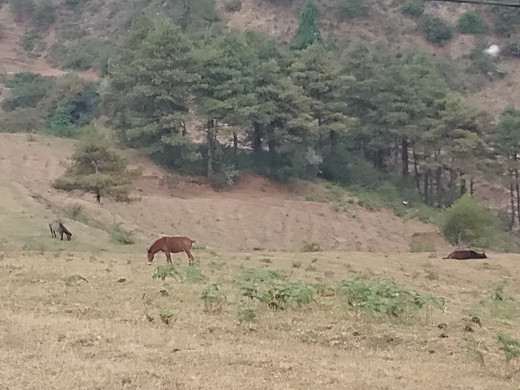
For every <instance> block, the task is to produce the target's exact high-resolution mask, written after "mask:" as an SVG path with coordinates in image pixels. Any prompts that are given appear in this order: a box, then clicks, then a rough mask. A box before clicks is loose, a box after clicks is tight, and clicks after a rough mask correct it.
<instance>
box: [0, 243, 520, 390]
mask: <svg viewBox="0 0 520 390" xmlns="http://www.w3.org/2000/svg"><path fill="white" fill-rule="evenodd" d="M49 240H51V239H50V238H49ZM194 253H195V255H196V257H197V261H198V264H197V266H196V267H194V268H192V269H188V267H187V259H186V257H185V256H184V254H182V255H176V256H175V259H176V270H177V272H178V274H177V275H176V276H175V277H170V276H167V277H166V278H165V279H164V280H162V279H161V278H153V274H154V271H156V269H157V267H158V266H164V264H165V260H164V256H163V255H162V254H158V256H157V257H156V259H155V261H154V265H153V266H151V267H150V266H147V265H146V256H145V254H144V253H139V254H137V253H115V252H98V253H96V254H91V253H89V252H69V251H67V250H66V249H65V250H57V251H25V252H21V253H18V252H14V251H9V250H7V251H3V252H0V286H1V287H0V307H1V315H0V345H1V348H0V378H1V381H0V389H10V390H14V389H25V390H27V389H118V388H123V389H224V388H225V389H316V388H320V389H347V388H349V389H397V388H399V389H439V388H445V389H519V388H520V387H519V385H518V383H520V372H519V366H520V365H519V363H518V362H517V361H516V359H515V358H513V359H511V360H510V361H507V360H506V355H505V353H504V351H503V350H501V349H500V347H501V346H502V344H500V343H499V342H498V340H497V334H498V333H505V334H508V335H510V336H512V337H515V338H520V327H519V325H520V320H519V319H518V307H517V299H518V298H519V297H520V285H519V283H518V281H519V277H520V269H519V267H518V266H517V264H518V261H520V256H517V255H505V254H492V255H491V256H490V258H489V259H487V260H485V261H480V260H479V261H467V262H461V261H453V260H442V259H441V256H440V255H437V256H433V255H429V254H428V253H417V254H402V255H398V254H390V255H387V254H383V253H379V254H378V253H360V252H359V253H357V252H313V253H290V252H260V251H257V252H251V253H224V252H218V253H217V252H215V251H210V250H204V249H196V250H194ZM268 271H271V272H268ZM356 277H358V279H353V278H356ZM382 279H389V280H393V281H394V282H395V283H396V285H398V286H404V287H406V288H407V289H409V290H410V291H416V292H418V293H420V294H429V295H432V296H438V297H442V298H444V299H445V307H444V309H441V308H438V307H436V306H435V305H433V304H426V305H425V306H424V307H423V308H422V309H420V310H414V311H412V310H408V309H409V307H405V306H402V307H400V306H399V304H400V303H399V304H398V305H397V306H396V307H397V309H399V310H397V311H396V310H395V308H396V307H393V308H392V310H390V312H391V313H394V314H395V315H386V314H384V313H380V314H377V313H376V314H372V315H370V314H364V311H363V310H364V309H366V308H367V307H365V306H363V301H362V300H360V299H359V296H361V295H363V294H361V293H360V294H358V296H357V298H356V296H350V302H351V303H352V305H349V304H348V302H349V299H348V297H349V295H347V293H346V289H345V286H346V285H347V284H348V283H345V282H343V283H341V281H344V280H350V281H352V280H355V281H357V282H356V283H358V282H359V283H361V286H365V287H367V286H371V283H377V281H380V280H382ZM296 281H302V282H304V283H300V284H297V283H296ZM504 282H508V284H507V285H505V287H504V285H503V284H500V283H504ZM497 283H498V284H497ZM396 285H392V286H394V287H395V286H396ZM269 286H270V287H269ZM273 286H278V289H276V288H275V287H273ZM280 286H282V287H280ZM287 286H292V287H290V288H288V287H287ZM295 286H296V287H295ZM298 286H299V287H300V288H301V289H300V291H299V293H298V294H299V295H298V294H296V298H295V297H294V296H293V295H291V294H292V292H291V291H294V289H295V288H296V289H297V288H298ZM341 286H343V287H341ZM284 288H285V290H284ZM291 289H293V290H291ZM252 291H253V293H252ZM287 291H290V292H289V293H287ZM360 291H361V290H360ZM309 292H310V293H309ZM358 292H359V291H358ZM365 292H366V291H365ZM244 293H245V294H246V295H249V296H253V297H254V296H256V297H257V298H259V299H255V298H253V299H251V298H248V297H247V296H244V295H243V294H244ZM262 293H263V294H264V295H263V296H262ZM255 294H256V295H255ZM284 294H285V295H284ZM309 294H311V295H310V296H309ZM392 295H393V296H395V297H399V295H400V293H393V294H392ZM405 295H406V294H404V293H402V296H401V297H404V296H405ZM406 296H407V295H406ZM423 296H424V295H423ZM308 298H313V299H312V301H311V302H310V303H308V301H307V300H308ZM356 299H357V300H356ZM298 302H299V303H298ZM353 302H354V303H353ZM356 302H357V305H356V304H355V303H356ZM365 303H366V302H365ZM401 303H402V302H401ZM281 307H282V308H281ZM400 308H402V309H403V310H402V311H400ZM413 308H415V309H417V308H416V307H413ZM386 309H388V307H386ZM386 309H384V310H382V311H383V312H384V311H385V310H386ZM472 317H473V319H472Z"/></svg>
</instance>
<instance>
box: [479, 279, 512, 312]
mask: <svg viewBox="0 0 520 390" xmlns="http://www.w3.org/2000/svg"><path fill="white" fill-rule="evenodd" d="M507 284H508V283H507V281H505V280H502V281H499V282H497V283H495V284H493V286H492V287H491V289H490V290H489V292H488V293H487V294H486V296H485V297H483V298H482V299H480V300H479V301H477V302H476V303H474V304H473V305H472V306H471V308H470V310H469V314H470V315H471V316H475V317H478V318H482V319H486V318H499V319H505V320H512V319H514V318H516V317H517V316H518V309H519V308H518V302H517V301H516V300H515V299H514V298H513V297H512V296H510V295H509V294H507V293H506V292H505V291H504V290H505V288H506V286H507Z"/></svg>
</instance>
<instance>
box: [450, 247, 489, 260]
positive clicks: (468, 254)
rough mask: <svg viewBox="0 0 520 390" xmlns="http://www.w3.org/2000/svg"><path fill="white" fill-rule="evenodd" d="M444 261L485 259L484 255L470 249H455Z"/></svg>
mask: <svg viewBox="0 0 520 390" xmlns="http://www.w3.org/2000/svg"><path fill="white" fill-rule="evenodd" d="M444 258H445V259H455V260H468V259H487V256H486V253H485V252H482V253H478V252H475V251H474V250H471V249H457V250H456V251H453V252H451V253H450V254H449V255H448V256H447V257H444Z"/></svg>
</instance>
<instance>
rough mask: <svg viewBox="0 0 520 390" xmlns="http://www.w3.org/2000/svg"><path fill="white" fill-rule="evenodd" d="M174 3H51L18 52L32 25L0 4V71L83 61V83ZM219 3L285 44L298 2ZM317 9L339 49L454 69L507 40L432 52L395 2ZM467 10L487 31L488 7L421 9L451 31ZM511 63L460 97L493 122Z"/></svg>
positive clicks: (512, 87) (241, 26)
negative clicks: (375, 46)
mask: <svg viewBox="0 0 520 390" xmlns="http://www.w3.org/2000/svg"><path fill="white" fill-rule="evenodd" d="M179 3H180V2H179V1H173V2H171V3H167V2H164V3H163V2H159V1H151V2H148V3H147V4H140V3H139V2H135V3H131V4H129V3H125V4H123V3H121V2H120V1H119V0H111V1H105V2H103V3H102V4H98V3H96V2H93V1H86V2H84V3H82V2H73V1H71V2H58V3H56V5H55V6H56V19H55V22H54V23H53V24H51V25H50V26H49V27H48V28H47V29H45V30H43V31H39V32H38V38H36V40H35V42H36V43H37V46H38V47H37V48H36V49H33V50H32V51H27V50H24V49H22V47H21V44H22V43H21V42H22V40H23V39H24V36H28V33H30V32H31V31H32V30H33V28H34V26H33V25H32V24H31V22H30V21H28V20H21V21H20V20H16V18H15V17H14V16H13V11H12V9H11V8H12V7H11V6H10V4H9V2H3V4H2V7H1V9H0V24H1V25H2V26H3V29H2V30H3V33H2V37H1V38H0V72H5V73H7V74H12V73H14V72H19V71H33V72H37V73H40V74H42V75H49V76H57V75H60V74H63V73H64V70H63V69H62V66H60V65H59V63H60V62H61V63H66V62H67V61H71V59H72V58H76V57H77V61H84V60H85V58H87V57H88V60H87V61H88V65H85V66H87V67H90V69H88V70H80V74H81V75H82V77H84V78H86V79H89V80H94V79H96V78H97V77H99V69H97V67H98V65H97V64H96V60H91V59H90V57H96V56H99V55H101V56H105V55H106V54H99V53H98V52H99V51H104V50H105V47H106V48H108V51H109V53H111V54H113V50H111V49H110V46H109V44H108V43H107V42H114V43H115V42H118V41H119V40H120V39H121V38H123V37H124V36H125V34H126V32H127V31H128V28H129V26H130V23H131V21H132V20H133V18H134V17H135V16H136V15H138V14H140V13H142V12H145V13H148V14H151V15H158V16H159V15H163V16H164V15H169V16H172V17H173V18H174V19H175V18H178V16H179V15H178V6H179ZM227 3H229V1H227V0H216V1H215V5H216V9H217V10H218V15H219V17H220V18H221V20H222V22H223V23H224V25H225V26H227V27H228V28H230V29H238V30H246V29H252V30H259V31H262V32H265V33H266V34H268V35H270V36H273V37H275V38H276V39H277V40H278V41H279V42H280V43H282V44H287V43H289V42H290V40H291V39H292V37H293V36H294V34H295V32H296V29H297V26H298V13H299V12H300V10H301V8H302V6H303V4H304V0H291V1H288V2H276V1H269V0H262V1H258V0H241V1H240V2H239V3H240V4H241V6H240V9H237V10H233V11H230V10H228V8H227V5H226V4H227ZM317 3H318V5H319V7H320V12H321V17H320V29H321V31H322V34H323V35H324V37H325V38H326V39H327V40H329V41H331V42H334V44H335V45H336V46H338V47H339V48H342V47H346V46H347V45H348V44H349V43H351V42H354V41H357V40H364V41H367V42H371V43H377V42H384V43H385V45H389V46H390V47H392V48H393V49H394V50H395V51H396V53H398V52H400V51H402V50H406V49H410V48H418V49H421V50H424V51H427V52H430V53H432V54H435V55H436V56H438V57H439V58H443V59H444V60H446V61H448V62H450V63H453V64H455V65H453V66H455V68H457V67H459V68H460V67H464V66H467V64H468V63H469V62H470V59H469V55H470V52H471V50H472V49H473V48H474V46H475V44H476V41H477V40H478V39H481V38H482V39H483V40H484V42H485V43H486V45H488V46H489V45H491V44H498V45H499V46H500V47H502V46H503V45H504V44H505V43H506V40H507V38H505V37H503V36H499V35H497V34H495V33H493V32H492V31H488V32H487V34H485V35H483V36H481V37H480V38H479V37H478V36H475V35H468V34H455V36H454V37H453V38H452V39H450V40H449V41H448V42H447V43H446V44H444V45H443V46H438V45H434V44H432V43H430V42H428V41H427V40H426V39H424V37H423V36H422V35H421V34H420V33H418V31H417V25H416V22H415V21H414V20H413V18H410V17H407V16H405V15H403V14H402V12H401V5H402V4H403V3H402V2H399V1H391V0H383V1H378V2H368V4H370V5H371V6H370V7H369V11H368V14H367V15H366V16H362V17H355V18H351V19H346V20H344V21H342V20H340V19H338V17H337V4H336V2H335V1H334V0H319V1H317ZM69 4H74V5H69ZM471 10H475V11H478V12H479V13H481V14H482V15H483V16H484V20H485V22H486V23H488V24H489V25H492V24H493V20H492V19H493V17H492V12H491V7H488V6H475V5H468V4H453V3H442V2H436V1H431V2H428V1H427V2H425V13H429V14H432V15H437V16H440V17H442V18H444V19H445V20H446V21H448V22H449V23H451V24H452V25H456V23H457V19H458V18H459V17H460V16H461V15H462V14H463V13H464V12H466V11H471ZM107 21H109V23H107ZM107 45H108V46H107ZM57 53H61V54H57ZM60 55H61V56H62V58H61V59H60V58H59V56H60ZM108 55H110V54H108ZM57 56H58V57H57ZM65 57H66V58H65ZM92 61H93V62H92ZM518 61H519V60H518V59H515V58H500V59H499V60H498V61H497V63H498V64H499V67H500V69H501V72H503V74H504V76H503V77H501V78H499V79H498V80H497V79H494V80H486V77H480V78H479V80H478V81H476V83H478V84H479V85H480V86H479V87H478V88H477V89H476V90H475V89H474V90H471V91H469V93H467V94H465V95H464V98H465V99H466V100H467V101H468V102H470V103H471V104H473V105H475V106H476V107H479V108H480V109H483V110H485V111H487V112H489V113H491V114H493V115H495V116H497V115H499V114H500V113H501V112H502V111H503V110H504V108H505V107H506V106H507V105H508V104H510V102H514V101H517V100H518V98H519V97H520V95H519V92H518V91H519V90H520V88H518V87H517V86H518V85H519V84H520V74H519V73H518V66H517V65H518ZM65 68H67V67H66V66H65ZM455 68H451V70H449V71H450V72H451V71H453V69H455ZM473 82H475V81H473Z"/></svg>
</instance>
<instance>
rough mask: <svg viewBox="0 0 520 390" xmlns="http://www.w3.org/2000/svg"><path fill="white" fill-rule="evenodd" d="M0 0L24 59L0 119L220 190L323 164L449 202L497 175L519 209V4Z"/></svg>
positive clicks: (374, 186)
mask: <svg viewBox="0 0 520 390" xmlns="http://www.w3.org/2000/svg"><path fill="white" fill-rule="evenodd" d="M2 13H3V15H11V16H12V20H9V19H8V18H6V17H4V18H3V19H0V20H1V21H2V26H3V27H2V29H0V31H2V34H0V44H4V45H11V46H9V47H11V48H12V49H15V50H16V51H17V52H18V54H16V55H14V57H16V58H17V60H18V61H20V62H19V66H18V69H17V70H23V72H19V71H17V70H15V71H13V70H12V69H13V67H12V65H9V64H7V62H6V65H5V66H6V67H9V69H10V70H8V71H6V72H5V73H4V77H3V82H4V87H5V88H4V92H3V93H2V116H1V120H0V129H1V131H8V132H17V131H31V132H44V133H48V134H53V135H58V136H63V137H78V136H79V135H80V134H81V133H82V129H83V128H84V126H85V125H88V124H91V123H95V124H96V126H98V127H99V128H103V129H104V130H105V131H108V132H110V133H111V134H113V135H115V137H114V139H116V140H117V141H118V142H119V143H121V144H122V145H126V146H131V147H136V148H139V149H141V150H143V151H144V152H146V153H147V154H148V155H149V156H151V157H152V158H153V159H154V160H155V161H157V162H159V163H160V164H161V165H163V166H164V167H166V168H168V169H172V170H176V171H180V172H184V173H188V174H195V175H203V176H206V177H207V178H208V180H209V181H210V183H212V185H213V186H214V187H215V188H222V187H225V186H229V185H232V184H233V183H235V181H236V179H237V177H238V176H239V175H240V173H241V172H255V173H259V174H262V175H266V176H268V177H269V178H271V179H273V180H276V181H282V182H284V181H287V180H289V179H291V178H304V179H312V178H316V177H321V178H324V179H326V180H329V181H332V182H334V183H339V184H341V185H345V186H350V187H358V188H359V187H361V188H364V189H368V190H371V191H377V192H379V193H380V194H383V196H385V195H388V196H391V197H393V198H402V199H406V200H407V201H411V202H416V203H417V202H424V203H426V204H427V205H431V206H438V207H445V206H449V205H451V204H452V203H453V201H454V200H456V199H457V198H458V197H460V196H461V195H462V194H464V193H466V192H468V193H474V192H477V193H478V191H479V188H478V185H476V184H475V183H480V182H492V183H494V184H496V185H499V186H500V187H502V188H503V191H504V192H506V193H507V191H509V193H510V202H509V200H508V201H507V203H506V204H499V205H494V206H497V207H498V208H499V209H502V210H501V217H502V218H503V220H504V221H505V222H506V223H507V224H508V225H509V227H510V228H512V227H513V226H514V225H515V224H516V223H517V222H516V221H517V219H520V214H519V213H518V205H519V204H520V192H519V190H518V188H519V179H518V168H517V163H516V159H517V149H518V148H519V147H520V136H519V135H518V134H517V133H518V131H517V129H518V126H519V124H520V111H519V110H518V109H517V108H516V107H514V103H515V101H514V99H513V98H514V95H511V94H512V93H513V92H512V91H514V90H515V86H516V85H517V82H518V80H516V79H515V77H514V76H515V75H516V73H515V71H514V66H515V65H516V57H517V56H518V55H520V51H519V50H518V42H520V37H519V35H518V22H519V21H520V11H518V9H517V8H505V7H496V6H495V7H491V6H469V5H462V4H448V5H446V4H440V3H438V2H435V3H434V2H424V1H422V0H405V1H383V0H381V1H371V0H336V1H333V0H328V1H325V0H322V1H313V0H310V1H307V0H306V1H297V0H293V1H291V0H288V1H274V0H270V1H269V0H263V1H261V0H258V1H248V0H227V1H220V0H219V1H213V0H193V1H186V0H177V1H174V0H171V1H166V2H158V1H151V2H142V1H130V2H121V1H118V0H112V1H96V0H85V1H80V0H65V1H51V0H46V1H34V0H9V1H4V2H3V3H2ZM17 29H18V30H17ZM13 31H21V32H23V34H22V35H20V39H19V41H18V42H16V44H17V45H18V46H17V47H16V48H13V47H12V44H13V42H12V41H13V39H12V37H13V34H14V33H13ZM9 34H11V35H9ZM8 37H11V39H10V40H9V41H7V42H5V39H7V38H8ZM3 41H4V42H3ZM2 42H3V43H2ZM490 43H497V44H498V45H499V54H498V55H496V54H489V53H488V51H486V50H485V49H486V48H488V46H489V45H490ZM5 47H8V46H5ZM36 62H38V63H40V64H41V63H42V62H45V63H47V64H49V66H52V67H54V68H55V69H61V70H64V71H65V72H66V73H65V74H63V75H61V76H59V77H50V76H45V75H44V73H43V72H31V70H32V69H34V68H31V64H34V63H36ZM1 65H2V64H0V66H1ZM86 70H89V71H90V72H91V73H89V74H90V77H87V76H86V75H85V74H84V73H77V72H84V71H86ZM92 72H95V73H96V74H97V75H98V77H99V78H98V79H97V80H94V81H93V80H92V77H91V75H92V74H93V73H92ZM502 87H503V88H502ZM504 94H506V96H507V97H508V98H507V97H504V96H503V95H504ZM492 102H495V104H491V103H492ZM506 199H509V198H506Z"/></svg>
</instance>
